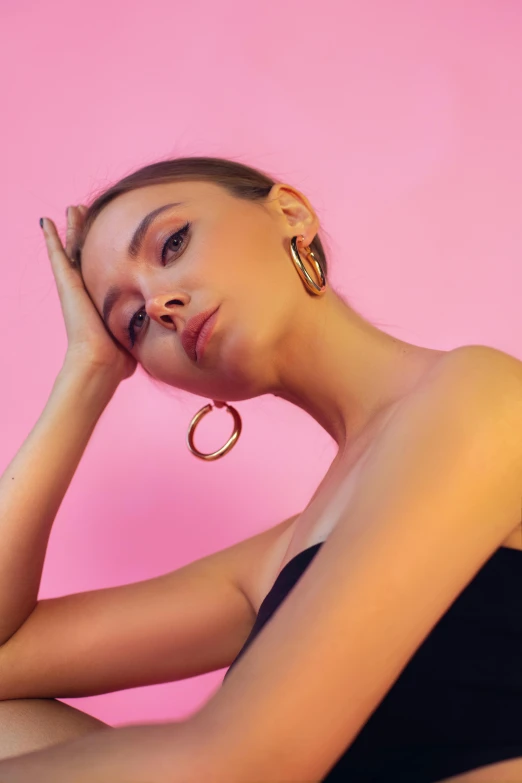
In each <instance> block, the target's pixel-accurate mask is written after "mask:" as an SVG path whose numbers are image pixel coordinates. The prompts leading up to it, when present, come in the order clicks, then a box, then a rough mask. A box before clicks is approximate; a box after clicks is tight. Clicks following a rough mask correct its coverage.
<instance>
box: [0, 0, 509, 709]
mask: <svg viewBox="0 0 522 783" xmlns="http://www.w3.org/2000/svg"><path fill="white" fill-rule="evenodd" d="M521 69H522V6H521V5H520V3H519V2H518V0H469V2H464V0H452V1H451V2H449V1H447V2H440V0H430V1H427V0H424V2H422V3H421V2H416V1H414V0H394V1H393V2H387V1H386V0H382V1H381V2H377V1H376V0H365V2H360V0H342V1H341V0H337V2H336V1H335V0H326V1H325V2H321V3H320V4H318V3H317V2H311V1H310V0H309V2H306V0H304V2H303V0H299V2H297V0H283V1H282V2H278V3H276V2H272V3H267V2H257V1H256V2H252V0H250V2H248V3H244V2H241V1H239V0H221V2H219V3H214V2H211V1H210V0H191V2H189V3H171V2H165V0H149V2H147V3H144V4H143V3H127V2H122V0H103V2H99V0H90V2H89V3H88V4H87V5H85V4H77V3H70V2H64V1H63V0H47V2H46V3H41V2H37V0H2V3H1V5H0V85H1V106H2V123H1V131H0V133H1V141H2V143H1V145H0V156H1V163H0V166H1V171H2V190H3V199H2V217H1V226H2V259H1V262H0V302H1V305H2V316H3V318H2V339H1V341H0V357H1V372H2V384H1V385H0V422H1V423H0V427H1V433H2V437H1V438H0V470H4V469H5V467H6V466H7V464H8V463H9V461H10V460H11V458H12V457H13V455H14V454H15V452H16V451H17V449H18V448H19V447H20V445H21V444H22V442H23V440H24V439H25V437H26V436H27V434H28V433H29V431H30V429H31V428H32V427H33V425H34V423H35V422H36V420H37V418H38V417H39V415H40V413H41V411H42V409H43V406H44V404H45V402H46V400H47V397H48V395H49V393H50V390H51V387H52V384H53V381H54V379H55V376H56V374H57V372H58V371H59V369H60V367H61V363H62V359H63V356H64V352H65V349H66V335H65V329H64V325H63V320H62V315H61V310H60V306H59V300H58V295H57V293H56V290H55V284H54V278H53V276H52V272H51V267H50V263H49V261H48V258H47V252H46V249H45V245H44V240H43V236H42V233H41V230H40V228H39V225H38V220H39V218H40V216H49V217H51V218H52V219H53V220H54V221H55V222H56V224H57V226H58V228H59V230H60V231H62V236H63V230H64V227H65V215H64V210H65V207H66V206H67V205H68V204H77V203H82V202H85V201H86V200H88V199H89V198H90V196H91V194H92V193H93V192H94V191H97V190H98V189H99V188H101V187H104V186H106V185H108V184H110V183H111V182H113V181H114V180H116V179H117V178H119V177H121V176H124V175H125V174H127V173H128V172H130V171H131V170H133V169H134V168H137V167H139V166H142V165H145V164H146V163H150V162H153V161H154V160H156V159H157V158H164V157H167V156H172V157H174V156H179V155H219V156H225V157H233V158H234V159H236V160H239V161H241V162H245V163H248V164H250V165H253V166H258V167H260V168H263V169H265V170H266V171H268V172H269V173H271V174H273V175H275V176H276V177H279V178H281V179H283V180H286V181H288V182H290V183H292V184H293V185H294V186H296V187H298V188H300V189H301V190H302V191H303V192H305V193H306V195H307V196H308V197H309V198H310V200H311V202H312V204H313V205H314V206H315V208H316V210H317V212H318V215H319V217H320V219H321V221H322V226H323V231H324V233H323V237H324V238H325V240H326V245H327V248H328V249H329V251H330V255H329V259H330V280H331V282H332V284H333V285H334V286H335V287H337V289H338V290H340V292H342V293H343V294H344V295H345V296H346V297H348V300H349V301H350V302H351V303H352V304H353V305H354V307H355V308H356V309H358V310H360V312H362V313H363V314H364V315H365V317H367V318H368V319H369V320H370V321H372V322H373V323H375V324H376V325H378V326H380V327H381V328H383V329H385V330H386V331H388V332H389V333H391V334H394V335H396V336H398V337H399V338H400V339H404V340H408V341H410V342H413V343H416V344H419V345H424V346H427V347H432V348H438V349H445V350H447V349H449V348H452V347H454V346H456V345H462V344H466V343H484V344H487V345H492V346H496V347H498V348H500V349H502V350H505V351H508V352H509V353H512V354H514V355H517V356H518V357H519V358H522V331H521V315H520V313H521V310H520V304H519V303H520V290H521V284H522V273H521V263H520V258H521V254H522V220H521V204H522V154H521V151H520V140H521V139H522V70H521ZM205 402H206V400H203V399H202V398H196V397H194V396H191V395H188V394H185V393H182V392H177V391H174V390H172V391H170V390H166V391H162V390H161V389H158V388H155V387H154V386H153V385H152V384H151V383H150V381H149V380H148V379H146V378H145V377H144V376H143V375H142V374H141V373H139V372H138V373H136V374H135V376H133V377H132V378H131V379H129V380H127V381H125V382H123V383H122V384H121V386H120V388H119V389H118V391H117V392H116V395H115V396H114V398H113V399H112V401H111V403H110V405H109V407H108V408H107V409H106V411H105V412H104V414H103V416H102V417H101V419H100V421H99V423H98V425H97V427H96V430H95V432H94V435H93V437H92V440H91V442H90V443H89V446H88V448H87V450H86V453H85V455H84V458H83V460H82V462H81V464H80V467H79V469H78V471H77V473H76V475H75V477H74V479H73V482H72V485H71V487H70V490H69V492H68V494H67V496H66V498H65V500H64V502H63V504H62V506H61V508H60V511H59V514H58V516H57V518H56V522H55V525H54V528H53V532H52V534H51V539H50V543H49V548H48V552H47V559H46V563H45V568H44V573H43V578H42V584H41V590H40V597H41V598H47V597H52V596H59V595H64V594H67V593H73V592H78V591H83V590H88V589H94V588H99V587H108V586H112V585H119V584H125V583H128V582H134V581H137V580H142V579H147V578H149V577H153V576H156V575H159V574H161V573H165V572H167V571H171V570H173V569H175V568H178V567H180V566H182V565H184V564H185V563H187V562H189V561H192V560H195V559H197V558H199V557H202V556H204V555H206V554H209V553H211V552H214V551H216V550H217V549H221V548H223V547H225V546H229V545H230V544H233V543H235V542H236V541H239V540H240V539H243V538H246V537H248V536H251V535H254V534H255V533H257V532H260V531H261V530H263V529H265V528H267V527H269V526H271V525H274V524H276V523H277V522H279V521H281V520H282V519H284V518H285V517H287V516H289V515H291V514H293V513H295V512H296V511H298V510H299V509H300V508H302V507H303V505H304V504H306V502H307V501H308V500H309V498H310V497H311V495H312V494H313V491H314V490H315V487H316V485H317V484H318V482H319V480H320V478H321V476H322V475H323V474H324V472H325V471H326V469H327V467H328V464H329V462H330V461H331V459H332V458H333V456H334V453H335V448H334V444H333V442H332V441H331V440H330V438H329V437H328V436H327V434H326V433H325V432H324V431H323V430H321V429H320V427H319V426H318V425H317V424H316V423H315V421H313V420H312V419H311V418H310V417H308V416H307V415H306V414H305V413H303V412H302V411H301V410H299V409H297V408H295V407H293V406H291V405H290V404H288V403H286V402H283V401H282V400H277V399H272V398H271V397H264V398H259V399H255V400H250V401H247V402H241V403H238V409H239V410H240V412H241V415H242V418H243V427H244V429H243V434H242V436H241V439H240V441H239V443H238V445H237V446H236V447H235V449H234V450H233V451H232V452H230V453H229V454H228V455H227V456H226V458H224V459H223V460H221V461H218V462H215V463H208V464H207V463H203V462H201V461H199V460H197V459H195V458H194V457H193V456H192V455H191V454H190V453H189V452H188V450H187V448H186V446H185V434H186V429H187V426H188V423H189V421H190V418H191V417H192V415H193V414H194V413H195V411H196V410H198V409H199V408H200V407H201V405H202V404H204V403H205ZM213 419H214V420H213V423H211V422H210V420H209V419H206V422H208V425H207V426H206V427H205V432H202V431H200V432H199V433H198V434H199V435H200V438H199V440H198V445H200V447H201V448H202V449H207V448H208V449H211V448H216V447H217V446H218V445H221V443H222V442H223V441H224V440H225V439H226V438H227V437H228V434H229V417H228V416H227V415H226V414H225V413H224V412H223V413H221V412H220V413H215V414H214V417H213ZM202 429H203V428H202ZM202 488H203V489H202ZM0 536H1V525H0ZM0 545H1V541H0ZM223 675H224V670H223V671H220V672H213V673H211V674H207V675H205V676H201V677H196V678H193V679H190V680H185V681H182V682H176V683H168V684H164V685H157V686H152V687H145V688H137V689H132V690H127V691H121V692H116V693H111V694H104V695H101V696H95V697H89V698H80V699H63V701H65V702H67V703H70V704H72V705H73V706H76V707H78V708H80V709H82V710H85V711H86V712H88V713H90V714H92V715H94V716H96V717H98V718H100V719H101V720H104V721H107V722H108V723H111V724H112V725H117V724H120V723H129V722H146V721H155V720H168V719H182V718H183V716H184V715H186V714H188V713H189V712H192V711H193V710H195V709H197V707H198V706H199V705H201V704H202V703H203V702H204V701H206V700H207V699H208V698H209V696H210V695H211V694H212V693H213V692H214V690H215V689H216V688H218V687H219V686H220V684H221V681H222V678H223Z"/></svg>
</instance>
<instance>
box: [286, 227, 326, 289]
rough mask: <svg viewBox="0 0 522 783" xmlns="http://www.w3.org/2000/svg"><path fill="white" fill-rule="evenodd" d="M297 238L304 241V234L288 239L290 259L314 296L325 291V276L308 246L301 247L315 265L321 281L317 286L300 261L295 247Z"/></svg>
mask: <svg viewBox="0 0 522 783" xmlns="http://www.w3.org/2000/svg"><path fill="white" fill-rule="evenodd" d="M298 239H302V240H303V241H304V236H303V235H302V234H300V235H299V236H295V237H292V239H291V240H290V251H291V253H292V260H293V262H294V265H295V268H296V269H297V271H298V272H299V277H300V278H301V280H302V281H303V283H304V284H305V286H306V288H307V289H308V291H310V293H312V294H314V295H315V296H321V295H322V294H324V292H325V291H326V277H325V274H324V271H323V268H322V266H321V264H320V262H319V260H318V259H317V258H316V257H315V256H314V254H313V252H312V251H311V250H310V248H309V247H308V248H303V250H304V252H305V253H306V254H307V256H308V258H309V259H311V262H312V264H313V265H314V266H315V269H316V271H317V275H318V277H319V280H320V281H321V285H320V286H319V285H317V283H316V282H315V281H314V280H312V278H311V277H310V275H309V274H308V271H307V269H306V267H305V265H304V264H303V262H302V261H301V256H300V255H299V250H298V249H297V240H298Z"/></svg>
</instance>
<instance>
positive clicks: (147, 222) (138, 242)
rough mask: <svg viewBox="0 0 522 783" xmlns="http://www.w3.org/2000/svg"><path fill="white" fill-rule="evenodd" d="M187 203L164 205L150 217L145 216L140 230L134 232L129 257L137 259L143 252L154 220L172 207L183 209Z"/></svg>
mask: <svg viewBox="0 0 522 783" xmlns="http://www.w3.org/2000/svg"><path fill="white" fill-rule="evenodd" d="M186 203H187V202H186V201H176V202H174V203H173V204H163V206H162V207H157V208H156V209H153V210H152V212H149V214H148V215H145V217H144V218H143V220H142V221H141V223H140V224H139V226H138V228H137V229H136V231H135V232H134V234H133V236H132V239H131V241H130V243H129V247H128V250H127V253H128V255H129V256H130V257H131V258H136V257H137V255H138V254H139V252H140V250H141V246H142V244H143V240H144V239H145V236H146V234H147V231H148V230H149V228H150V226H151V225H152V223H153V222H154V220H155V219H156V218H157V217H158V215H161V213H162V212H164V211H165V210H166V209H170V208H171V207H181V206H183V205H184V204H186Z"/></svg>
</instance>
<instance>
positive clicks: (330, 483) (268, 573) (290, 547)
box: [249, 409, 522, 783]
mask: <svg viewBox="0 0 522 783" xmlns="http://www.w3.org/2000/svg"><path fill="white" fill-rule="evenodd" d="M393 412H394V411H393V410H391V409H390V410H389V411H387V412H386V414H383V416H382V417H381V418H380V419H379V420H377V421H376V422H375V423H374V425H373V426H372V428H371V429H369V430H368V431H367V432H366V433H365V434H364V435H363V436H361V437H360V438H359V439H358V442H357V443H356V444H354V446H353V448H352V449H351V450H350V452H349V454H347V455H346V456H345V457H344V458H339V459H337V458H336V459H335V460H334V462H333V463H332V465H331V466H330V467H329V469H328V471H327V473H326V474H325V476H324V477H323V479H322V480H321V482H320V484H319V486H318V487H317V489H316V490H315V492H314V494H313V496H312V498H311V500H310V501H309V503H308V504H307V506H306V507H305V509H304V510H303V511H302V512H301V513H300V514H298V515H297V516H296V517H295V518H294V520H293V522H292V524H291V525H289V526H287V527H285V528H284V529H283V530H282V532H281V533H280V534H279V535H278V536H277V537H276V538H275V539H273V540H272V542H271V543H270V544H269V545H268V546H267V549H266V550H265V552H264V553H263V555H262V556H261V558H260V565H259V568H258V569H257V571H256V573H255V574H254V575H253V577H252V581H251V584H250V590H249V593H250V600H251V602H252V605H253V606H254V609H255V611H256V612H258V611H259V607H260V606H261V604H262V602H263V600H264V598H265V597H266V596H267V594H268V593H269V592H270V590H271V588H272V586H273V584H274V583H275V581H276V579H277V577H278V575H279V573H280V572H281V571H282V569H283V568H284V567H285V565H286V564H287V563H289V562H290V561H291V560H292V559H293V558H294V557H295V556H296V555H298V554H299V553H300V552H303V551H304V550H305V549H308V548H309V547H312V546H314V544H318V543H321V542H324V541H326V539H327V538H328V536H329V535H330V534H331V533H332V531H333V529H334V528H335V525H336V524H337V521H338V518H339V517H338V514H336V513H332V510H333V509H334V508H335V501H336V499H337V498H338V497H340V496H342V503H343V504H347V503H349V500H350V497H351V495H352V494H353V493H354V492H355V490H356V489H357V486H358V482H359V476H360V473H361V470H362V469H363V467H364V463H365V458H366V457H367V455H368V454H369V452H370V449H371V450H372V452H373V453H375V450H376V449H378V448H379V438H380V437H381V436H382V433H383V431H384V428H385V426H386V424H387V422H388V421H389V420H390V418H391V416H392V415H393ZM375 492H377V493H378V492H379V487H375ZM502 546H505V547H508V548H511V549H517V550H521V551H522V520H520V521H519V523H518V524H517V526H516V527H515V528H514V529H513V530H512V531H511V532H510V534H509V535H508V536H507V538H506V539H505V540H504V541H503V543H502ZM521 783H522V779H521Z"/></svg>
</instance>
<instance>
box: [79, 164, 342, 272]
mask: <svg viewBox="0 0 522 783" xmlns="http://www.w3.org/2000/svg"><path fill="white" fill-rule="evenodd" d="M188 180H192V181H195V180H200V181H201V180H202V181H206V182H213V183H215V184H216V185H221V187H223V188H225V190H228V191H229V193H231V195H233V196H235V197H236V198H244V199H248V200H250V201H262V200H263V199H265V198H266V197H267V196H268V194H269V193H270V189H271V188H272V186H273V185H275V184H276V180H274V179H272V178H271V177H269V176H268V175H267V174H265V173H264V172H262V171H259V170H258V169H254V168H252V167H250V166H245V165H244V164H243V163H236V162H235V161H232V160H227V159H226V158H207V157H190V158H173V159H170V160H163V161H158V162H157V163H151V164H150V165H148V166H143V168H141V169H138V170H137V171H134V172H133V173H132V174H129V175H128V176H127V177H124V178H123V179H120V180H119V182H116V183H115V184H114V185H112V186H111V187H110V188H108V189H107V190H105V191H103V192H102V193H101V194H100V195H98V196H97V197H96V198H95V200H94V201H93V202H92V204H91V205H90V206H89V207H88V210H87V212H86V213H85V218H84V224H83V227H82V231H81V232H80V233H79V235H78V236H77V238H76V242H75V245H74V247H73V248H72V250H71V258H72V261H73V263H74V265H75V266H76V267H77V268H78V269H79V270H81V260H82V259H81V254H82V248H83V245H84V242H85V238H86V236H87V234H88V232H89V229H90V227H91V226H92V223H93V221H94V220H95V218H96V217H97V216H98V215H99V214H100V212H101V211H102V209H103V208H104V207H106V206H107V204H110V202H111V201H113V200H114V199H115V198H117V196H120V195H121V194H123V193H129V192H130V191H132V190H137V189H138V188H144V187H148V186H149V185H160V184H163V183H167V182H180V181H188ZM310 249H311V250H312V251H313V253H314V256H315V257H316V258H317V259H318V260H319V262H320V263H321V265H322V267H323V270H324V273H325V276H326V273H327V263H326V255H325V251H324V248H323V245H322V242H321V239H320V238H319V234H317V235H316V236H315V238H314V240H313V241H312V242H311V243H310Z"/></svg>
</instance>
